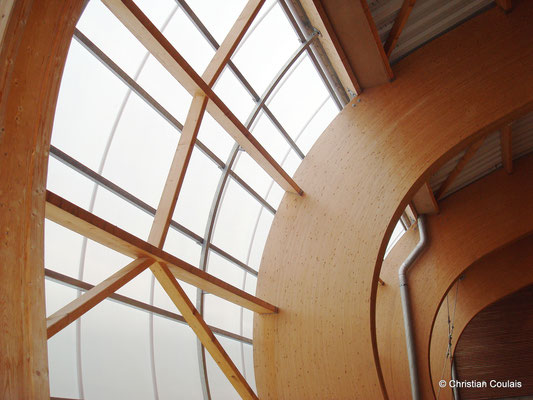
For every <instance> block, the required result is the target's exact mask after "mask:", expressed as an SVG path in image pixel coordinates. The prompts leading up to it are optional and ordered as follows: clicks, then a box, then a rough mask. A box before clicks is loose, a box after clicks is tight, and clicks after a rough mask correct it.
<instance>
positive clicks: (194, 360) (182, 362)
mask: <svg viewBox="0 0 533 400" xmlns="http://www.w3.org/2000/svg"><path fill="white" fill-rule="evenodd" d="M154 350H155V352H154V358H155V365H156V372H157V386H158V388H159V398H160V399H162V400H163V399H187V400H189V399H190V400H195V399H197V400H202V399H203V395H202V388H201V386H200V372H199V371H200V370H199V368H198V355H197V352H196V351H197V350H196V335H195V334H194V332H193V331H192V329H191V328H190V327H189V326H187V325H184V324H180V323H178V322H174V321H169V320H168V319H165V318H160V317H158V316H155V317H154Z"/></svg>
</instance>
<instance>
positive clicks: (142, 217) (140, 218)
mask: <svg viewBox="0 0 533 400" xmlns="http://www.w3.org/2000/svg"><path fill="white" fill-rule="evenodd" d="M93 213H94V214H95V215H97V216H98V217H100V218H102V219H104V220H106V221H107V222H109V223H111V224H113V225H117V226H118V227H120V228H121V229H124V230H125V231H127V232H129V233H131V234H132V235H134V236H137V237H138V238H141V239H143V240H146V239H148V233H149V232H150V228H151V226H152V221H153V217H151V216H150V215H148V214H146V213H145V212H143V211H141V210H139V209H138V208H137V207H135V206H133V205H131V204H130V203H128V202H127V201H125V200H123V199H121V198H120V197H118V196H116V195H114V194H113V193H111V192H109V191H108V190H106V189H105V188H99V190H98V193H97V195H96V202H95V206H94V211H93Z"/></svg>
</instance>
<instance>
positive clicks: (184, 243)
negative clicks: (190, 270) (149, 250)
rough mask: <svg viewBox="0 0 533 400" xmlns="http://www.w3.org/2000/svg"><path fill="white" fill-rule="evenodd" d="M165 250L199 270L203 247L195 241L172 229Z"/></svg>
mask: <svg viewBox="0 0 533 400" xmlns="http://www.w3.org/2000/svg"><path fill="white" fill-rule="evenodd" d="M163 250H165V251H166V252H168V253H170V254H172V255H174V256H176V257H178V258H179V259H181V260H183V261H185V262H188V263H189V264H191V265H194V266H195V267H197V268H198V266H199V265H200V252H201V251H202V246H201V245H200V244H199V243H197V242H195V241H194V240H193V239H191V238H189V237H187V236H185V235H184V234H183V233H181V232H178V231H177V230H175V229H174V228H172V227H171V228H170V229H169V231H168V234H167V239H166V240H165V244H164V246H163Z"/></svg>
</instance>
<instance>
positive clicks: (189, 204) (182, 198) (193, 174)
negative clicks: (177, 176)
mask: <svg viewBox="0 0 533 400" xmlns="http://www.w3.org/2000/svg"><path fill="white" fill-rule="evenodd" d="M220 175H221V171H220V169H219V168H218V167H217V165H216V164H215V163H214V162H212V161H211V160H210V159H209V158H207V156H206V155H205V154H203V153H202V152H201V151H200V150H198V148H195V149H194V150H193V152H192V155H191V160H190V161H189V167H188V168H187V172H186V174H185V179H184V181H183V186H182V188H181V191H180V195H179V197H178V202H177V205H176V211H175V212H174V216H173V219H174V220H175V221H176V222H178V223H180V224H182V225H183V226H185V227H187V228H189V229H190V230H192V231H193V232H195V233H196V234H198V235H200V236H203V235H204V231H205V227H206V223H207V218H208V215H209V210H210V209H211V203H212V201H213V196H214V193H215V191H216V188H217V186H218V182H219V180H220Z"/></svg>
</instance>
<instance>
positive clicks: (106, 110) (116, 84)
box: [52, 2, 127, 171]
mask: <svg viewBox="0 0 533 400" xmlns="http://www.w3.org/2000/svg"><path fill="white" fill-rule="evenodd" d="M90 4H92V2H91V3H90ZM80 77H83V79H80ZM102 88H106V91H105V96H103V95H102ZM126 92H127V88H126V86H125V85H124V84H123V83H122V82H121V81H119V80H118V79H117V78H116V77H115V76H114V75H113V74H112V73H111V72H110V71H109V70H108V69H107V68H106V67H104V66H103V65H102V64H101V63H100V62H99V61H98V60H96V59H95V58H94V57H93V56H92V55H91V54H90V53H89V52H88V51H87V50H85V49H84V48H83V47H82V46H81V45H80V44H79V43H78V42H77V41H76V40H73V41H72V44H71V46H70V50H69V56H68V58H67V63H66V65H65V71H64V73H63V80H62V82H61V88H60V92H59V97H58V101H57V107H56V114H55V118H54V128H53V132H52V144H53V145H55V146H56V147H58V148H60V149H61V150H63V151H64V152H66V153H68V154H69V155H70V156H72V157H74V158H76V159H77V160H78V161H80V162H81V163H82V164H85V165H86V166H87V167H89V168H91V169H93V170H95V171H96V170H98V165H99V164H100V157H101V154H102V153H103V151H104V148H105V146H106V142H107V138H108V136H109V133H110V132H111V128H112V126H113V123H114V121H115V118H116V115H117V112H118V111H119V109H120V105H121V103H122V100H123V99H124V96H125V94H126ZM74 121H75V123H74Z"/></svg>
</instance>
